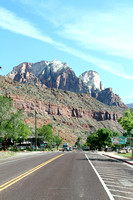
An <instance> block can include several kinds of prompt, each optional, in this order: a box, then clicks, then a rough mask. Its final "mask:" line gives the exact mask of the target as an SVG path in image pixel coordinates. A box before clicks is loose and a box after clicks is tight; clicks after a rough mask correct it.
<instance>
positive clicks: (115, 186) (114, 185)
mask: <svg viewBox="0 0 133 200" xmlns="http://www.w3.org/2000/svg"><path fill="white" fill-rule="evenodd" d="M106 185H107V186H108V187H114V188H120V189H128V190H133V188H129V187H122V186H119V185H118V186H116V185H110V184H106Z"/></svg>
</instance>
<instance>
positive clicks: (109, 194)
mask: <svg viewBox="0 0 133 200" xmlns="http://www.w3.org/2000/svg"><path fill="white" fill-rule="evenodd" d="M85 156H86V158H87V160H88V162H89V163H90V165H91V166H92V168H93V170H94V171H95V173H96V175H97V177H98V178H99V180H100V182H101V184H102V185H103V187H104V189H105V191H106V192H107V194H108V196H109V198H110V200H114V197H113V196H112V194H111V193H110V191H109V189H108V188H107V186H106V185H105V183H104V181H103V180H102V178H101V176H100V175H99V173H98V172H97V170H96V169H95V167H94V166H93V164H92V162H91V161H90V160H89V158H88V156H87V154H85Z"/></svg>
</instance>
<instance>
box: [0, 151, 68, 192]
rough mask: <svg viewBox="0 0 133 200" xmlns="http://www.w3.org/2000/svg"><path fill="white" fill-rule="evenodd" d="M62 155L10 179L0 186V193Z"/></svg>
mask: <svg viewBox="0 0 133 200" xmlns="http://www.w3.org/2000/svg"><path fill="white" fill-rule="evenodd" d="M63 155H64V154H61V155H59V156H56V157H54V158H51V159H50V160H48V161H46V162H44V163H42V164H40V165H38V166H36V167H34V168H32V169H30V170H29V171H27V172H25V173H23V174H21V175H19V176H17V177H16V178H13V179H11V180H10V181H8V182H6V183H4V184H3V185H0V192H1V191H3V190H5V189H6V188H8V187H9V186H11V185H13V184H14V183H16V182H18V181H20V180H21V179H23V178H25V177H26V176H28V175H30V174H32V173H33V172H35V171H37V170H38V169H40V168H42V167H43V166H45V165H47V164H48V163H50V162H52V161H54V160H56V159H57V158H59V157H61V156H63Z"/></svg>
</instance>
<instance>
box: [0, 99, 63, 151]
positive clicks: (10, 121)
mask: <svg viewBox="0 0 133 200" xmlns="http://www.w3.org/2000/svg"><path fill="white" fill-rule="evenodd" d="M37 133H38V136H41V139H39V140H40V142H43V141H45V142H47V143H48V145H49V146H50V145H53V143H54V144H56V145H57V148H58V146H59V145H60V144H61V143H62V139H60V138H59V137H58V136H54V132H53V129H52V125H51V124H48V125H43V126H42V127H39V128H38V129H37ZM31 134H32V130H31V128H30V127H29V126H28V125H27V124H26V123H24V117H23V113H22V111H21V110H18V109H16V108H15V107H14V106H13V101H12V100H11V99H10V98H7V97H5V96H0V144H2V149H4V150H6V149H7V148H8V147H9V146H11V145H14V146H15V144H16V143H17V142H18V141H19V142H22V141H24V140H25V139H27V138H28V137H29V136H30V135H31Z"/></svg>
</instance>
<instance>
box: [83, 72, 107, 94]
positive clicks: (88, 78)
mask: <svg viewBox="0 0 133 200" xmlns="http://www.w3.org/2000/svg"><path fill="white" fill-rule="evenodd" d="M80 79H82V80H83V82H84V83H86V84H87V86H88V87H89V89H90V90H91V93H93V92H95V91H96V90H98V91H102V90H104V86H103V84H102V82H101V80H100V76H99V74H98V73H97V72H96V71H93V70H89V71H86V72H84V73H82V74H81V75H80Z"/></svg>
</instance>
